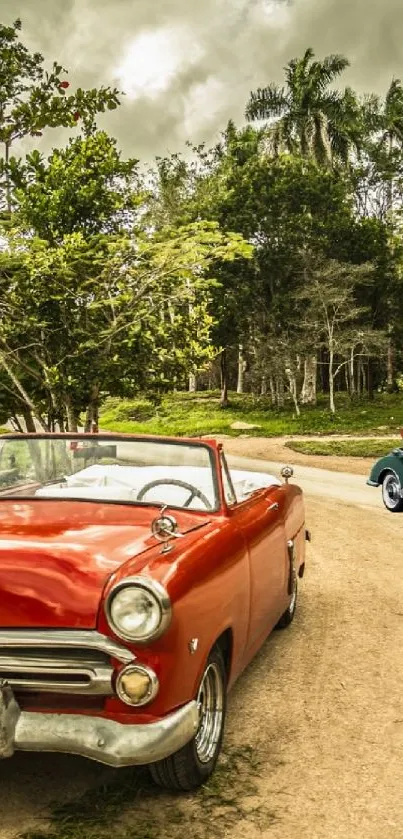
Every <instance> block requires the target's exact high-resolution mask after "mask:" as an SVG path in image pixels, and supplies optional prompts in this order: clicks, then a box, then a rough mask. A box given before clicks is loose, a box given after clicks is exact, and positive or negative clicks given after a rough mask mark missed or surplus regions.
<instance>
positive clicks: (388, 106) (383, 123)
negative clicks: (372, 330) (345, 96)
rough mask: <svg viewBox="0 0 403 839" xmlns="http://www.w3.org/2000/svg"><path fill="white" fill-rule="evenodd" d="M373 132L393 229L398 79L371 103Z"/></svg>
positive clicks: (391, 360) (402, 111)
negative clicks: (379, 156) (380, 159)
mask: <svg viewBox="0 0 403 839" xmlns="http://www.w3.org/2000/svg"><path fill="white" fill-rule="evenodd" d="M373 113H374V129H375V133H376V134H377V135H378V138H379V139H378V143H377V149H378V150H379V152H381V156H382V157H383V161H384V162H383V169H384V179H385V184H386V196H385V198H386V200H385V207H386V212H387V214H388V217H389V224H390V225H391V229H393V226H394V219H393V210H394V207H395V204H396V203H397V202H396V201H395V180H396V176H397V174H398V172H399V171H400V172H401V159H402V150H403V86H402V82H401V81H400V79H392V82H391V84H390V86H389V89H388V91H387V93H386V96H385V100H384V103H383V107H382V106H381V105H380V102H379V100H378V99H376V100H374V102H373ZM387 308H388V310H389V312H393V309H394V305H393V298H391V297H388V298H387ZM393 333H394V328H393V324H392V322H389V324H388V325H387V334H388V350H387V374H386V381H387V389H388V391H390V392H393V391H394V390H395V352H394V337H393Z"/></svg>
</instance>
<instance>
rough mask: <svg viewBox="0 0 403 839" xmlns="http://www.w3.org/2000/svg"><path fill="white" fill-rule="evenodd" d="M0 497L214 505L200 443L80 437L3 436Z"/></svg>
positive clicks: (210, 460) (209, 459)
mask: <svg viewBox="0 0 403 839" xmlns="http://www.w3.org/2000/svg"><path fill="white" fill-rule="evenodd" d="M0 497H1V498H7V497H13V498H16V497H20V498H21V497H24V498H26V497H35V498H42V499H45V498H48V499H72V498H74V499H83V500H87V501H106V502H115V503H135V504H140V503H142V504H156V505H160V504H167V505H168V506H170V507H178V508H183V509H184V508H188V509H192V510H215V509H217V506H218V497H217V484H216V479H215V465H214V457H213V454H212V452H211V451H210V449H209V448H208V447H207V446H205V445H204V444H202V443H194V444H193V443H187V442H181V441H180V440H178V442H172V441H166V440H152V441H151V440H141V439H135V438H132V439H130V440H122V439H118V438H113V437H109V438H107V439H106V438H105V437H101V436H99V437H97V438H94V437H91V438H88V437H86V436H84V435H83V437H80V438H77V437H68V436H67V435H63V436H59V437H57V436H51V437H37V438H32V437H31V438H28V437H20V438H17V437H13V438H8V439H7V438H5V439H3V440H2V441H1V450H0Z"/></svg>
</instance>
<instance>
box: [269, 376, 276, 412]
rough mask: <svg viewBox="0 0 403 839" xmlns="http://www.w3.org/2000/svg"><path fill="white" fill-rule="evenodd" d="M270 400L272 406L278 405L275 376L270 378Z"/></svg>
mask: <svg viewBox="0 0 403 839" xmlns="http://www.w3.org/2000/svg"><path fill="white" fill-rule="evenodd" d="M269 387H270V398H271V402H272V405H275V404H276V388H275V387H274V379H273V376H269Z"/></svg>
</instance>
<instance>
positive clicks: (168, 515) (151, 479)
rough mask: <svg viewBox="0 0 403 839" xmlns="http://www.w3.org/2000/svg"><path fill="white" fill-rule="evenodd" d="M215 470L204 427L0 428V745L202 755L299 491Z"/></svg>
mask: <svg viewBox="0 0 403 839" xmlns="http://www.w3.org/2000/svg"><path fill="white" fill-rule="evenodd" d="M282 475H283V478H284V482H282V481H280V480H278V479H277V478H275V477H272V476H270V475H267V474H263V473H251V472H243V471H238V470H236V471H233V470H230V469H229V468H228V465H227V461H226V459H225V456H224V452H223V450H222V446H221V445H220V444H218V443H217V442H215V441H214V440H194V439H190V440H186V439H175V438H165V439H164V438H154V437H145V436H144V437H143V436H142V437H140V436H126V435H106V434H94V435H92V434H91V435H88V434H85V435H84V434H81V435H80V434H74V435H73V434H71V435H67V434H33V435H28V434H27V435H25V434H18V435H17V434H15V435H6V436H4V437H2V438H1V441H0V757H1V758H8V757H11V756H12V755H13V754H14V752H15V751H16V750H25V751H39V752H41V751H43V752H66V753H72V754H77V755H82V756H84V757H86V758H91V759H93V760H97V761H100V762H102V763H105V764H108V765H110V766H114V767H122V766H129V765H136V764H142V765H144V764H150V770H151V774H152V776H153V778H154V780H155V781H156V782H157V783H158V784H160V785H161V786H164V787H167V788H171V789H178V790H190V789H194V788H196V787H198V786H199V785H200V784H202V783H203V782H204V781H205V780H206V779H207V778H208V777H209V776H210V774H211V772H212V771H213V770H214V767H215V764H216V761H217V758H218V755H219V752H220V748H221V743H222V738H223V731H224V722H225V713H226V698H227V692H228V689H229V688H230V687H231V686H232V685H233V684H234V682H235V680H236V679H237V677H238V676H239V675H240V674H241V672H242V670H243V669H244V668H245V667H246V665H247V664H248V662H249V661H250V660H251V659H252V657H253V656H254V655H255V653H256V652H257V650H258V649H259V647H260V646H261V645H262V643H263V641H264V640H265V638H266V637H267V635H268V634H269V632H270V631H271V630H272V629H273V628H274V627H286V626H287V625H288V624H290V623H291V621H292V619H293V617H294V613H295V608H296V602H297V583H298V577H302V576H303V573H304V569H305V541H306V539H309V533H308V531H306V530H305V520H304V506H303V498H302V492H301V490H300V489H299V488H298V487H297V486H295V485H292V484H290V483H289V478H290V477H291V476H292V469H291V468H290V467H285V469H284V470H283V473H282Z"/></svg>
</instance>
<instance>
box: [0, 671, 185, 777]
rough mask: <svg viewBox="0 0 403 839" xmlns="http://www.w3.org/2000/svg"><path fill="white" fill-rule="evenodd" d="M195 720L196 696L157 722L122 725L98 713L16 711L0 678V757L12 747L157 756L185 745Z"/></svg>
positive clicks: (127, 757) (124, 762) (134, 761)
mask: <svg viewBox="0 0 403 839" xmlns="http://www.w3.org/2000/svg"><path fill="white" fill-rule="evenodd" d="M198 725H199V713H198V710H197V704H196V702H194V701H193V702H188V704H187V705H184V706H183V707H182V708H179V710H178V711H174V713H172V714H169V715H168V716H166V717H164V718H163V719H162V720H159V722H154V723H149V724H148V725H144V724H143V725H122V724H121V723H118V722H114V721H113V720H106V719H103V718H102V717H89V716H80V715H73V714H37V713H31V712H28V711H21V710H20V708H19V706H18V704H17V702H16V700H15V698H14V695H13V692H12V690H11V688H10V687H9V685H7V684H6V683H4V682H3V683H0V758H7V757H11V756H12V755H13V754H14V751H16V750H21V751H30V752H31V751H32V752H64V753H68V754H75V755H80V756H81V757H87V758H90V759H91V760H97V761H98V762H99V763H106V764H107V765H108V766H114V767H121V766H138V765H143V764H146V763H155V762H156V761H157V760H163V758H165V757H168V756H169V755H171V754H173V753H174V752H176V751H178V749H181V748H182V746H184V745H186V743H188V742H189V740H191V739H192V737H194V735H195V733H196V731H197V728H198Z"/></svg>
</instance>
